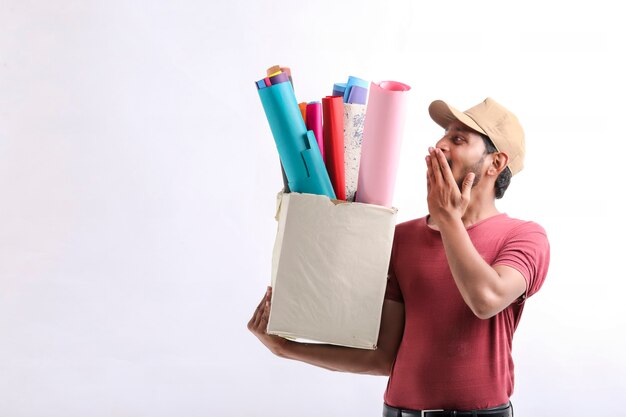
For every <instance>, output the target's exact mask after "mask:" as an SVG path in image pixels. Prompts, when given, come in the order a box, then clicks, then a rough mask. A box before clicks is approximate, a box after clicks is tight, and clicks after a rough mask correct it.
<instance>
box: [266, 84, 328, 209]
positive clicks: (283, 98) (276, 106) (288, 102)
mask: <svg viewBox="0 0 626 417" xmlns="http://www.w3.org/2000/svg"><path fill="white" fill-rule="evenodd" d="M258 92H259V97H260V98H261V104H262V105H263V110H265V116H266V117H267V120H268V122H269V125H270V129H271V131H272V135H273V136H274V141H275V142H276V148H277V149H278V155H279V156H280V160H281V162H282V164H283V168H284V170H285V174H286V175H287V180H288V181H289V188H290V189H291V191H293V192H297V193H308V194H318V195H325V196H328V197H329V198H333V199H334V198H336V195H335V192H334V191H333V186H332V184H331V183H330V178H329V177H328V172H327V171H326V166H325V165H324V161H323V159H322V154H321V153H320V150H319V147H318V145H317V141H316V140H315V135H314V134H313V131H307V129H306V126H305V124H304V120H302V113H300V107H299V106H298V102H297V100H296V96H295V94H294V92H293V87H292V86H291V83H287V82H283V83H279V84H275V85H272V86H270V87H266V88H262V89H259V90H258Z"/></svg>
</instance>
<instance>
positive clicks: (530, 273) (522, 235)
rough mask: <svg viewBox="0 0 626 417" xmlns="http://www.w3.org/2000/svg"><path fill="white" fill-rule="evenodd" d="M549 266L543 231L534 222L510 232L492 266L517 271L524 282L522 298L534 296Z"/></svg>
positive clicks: (547, 247)
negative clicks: (524, 288)
mask: <svg viewBox="0 0 626 417" xmlns="http://www.w3.org/2000/svg"><path fill="white" fill-rule="evenodd" d="M549 264H550V244H549V242H548V237H547V235H546V232H545V230H544V229H543V228H542V227H541V226H540V225H538V224H537V223H534V222H525V223H524V224H522V225H520V226H519V227H516V228H515V229H513V230H511V232H510V234H509V236H508V238H507V241H506V243H505V244H504V246H503V247H502V249H501V250H500V253H499V254H498V256H497V257H496V259H495V261H494V262H493V265H506V266H510V267H511V268H515V269H516V270H518V271H519V272H520V273H521V274H522V275H523V276H524V279H525V280H526V293H525V294H524V298H528V297H530V296H532V295H533V294H535V293H536V292H537V291H539V289H540V288H541V286H542V285H543V282H544V281H545V278H546V275H547V274H548V266H549Z"/></svg>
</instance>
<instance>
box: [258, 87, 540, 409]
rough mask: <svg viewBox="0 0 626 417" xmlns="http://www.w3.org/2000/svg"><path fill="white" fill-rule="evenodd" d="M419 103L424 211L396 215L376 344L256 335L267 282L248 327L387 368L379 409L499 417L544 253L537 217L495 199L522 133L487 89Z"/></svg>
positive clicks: (300, 354) (372, 368) (363, 369)
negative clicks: (433, 139)
mask: <svg viewBox="0 0 626 417" xmlns="http://www.w3.org/2000/svg"><path fill="white" fill-rule="evenodd" d="M429 113H430V116H431V117H432V119H433V120H434V121H435V122H436V123H437V124H439V125H440V126H442V127H443V128H444V129H445V133H444V135H443V137H442V138H441V139H440V140H439V141H438V142H437V144H436V146H435V147H432V148H429V150H428V155H427V156H426V167H427V179H426V180H427V194H428V197H427V201H428V210H429V215H428V216H426V217H423V218H420V219H416V220H412V221H408V222H405V223H402V224H399V225H397V226H396V232H395V236H394V244H393V249H392V255H391V261H390V266H389V279H388V284H387V292H386V295H385V301H384V304H383V312H382V319H381V328H380V335H379V343H378V348H377V349H376V350H373V351H368V350H358V349H351V348H344V347H338V346H330V345H313V344H311V345H310V344H301V343H296V342H291V341H288V340H285V339H282V338H280V337H277V336H270V335H267V334H266V332H265V330H266V328H267V318H268V314H269V308H270V303H269V300H270V298H271V289H268V291H267V293H266V295H265V297H264V298H263V300H262V301H261V304H259V306H258V307H257V310H256V311H255V313H254V315H253V317H252V319H251V320H250V322H249V323H248V328H249V329H250V330H251V331H252V332H253V333H254V334H255V336H257V337H258V338H259V339H260V340H261V342H263V343H264V344H265V345H266V346H267V347H268V348H269V349H270V350H271V351H272V352H273V353H275V354H276V355H278V356H281V357H285V358H290V359H295V360H300V361H304V362H307V363H310V364H313V365H316V366H320V367H324V368H327V369H331V370H336V371H344V372H355V373H368V374H375V375H389V383H388V386H387V390H386V392H385V397H384V400H385V404H384V410H383V415H384V416H385V417H388V416H394V417H395V416H398V417H400V416H429V417H431V416H433V417H434V416H448V415H456V416H490V417H499V416H502V417H508V416H511V415H512V414H513V411H512V406H511V404H510V402H509V398H510V396H511V394H512V392H513V380H514V374H513V361H512V357H511V347H512V339H513V332H514V331H515V329H516V327H517V325H518V323H519V320H520V317H521V314H522V310H523V307H524V303H525V300H526V299H527V298H528V297H530V296H531V295H533V294H534V293H535V292H537V291H538V290H539V288H540V287H541V285H542V284H543V281H544V279H545V276H546V274H547V270H548V264H549V259H550V248H549V244H548V240H547V237H546V234H545V231H544V230H543V228H541V226H539V225H538V224H536V223H533V222H526V221H521V220H517V219H512V218H510V217H508V216H507V215H506V214H503V213H499V212H498V210H497V208H496V206H495V200H496V198H501V197H502V196H503V195H504V192H505V191H506V188H507V187H508V185H509V181H510V179H511V177H512V176H513V175H515V174H517V173H518V172H519V171H520V170H521V169H522V167H523V159H524V153H525V146H524V133H523V130H522V128H521V126H520V124H519V122H518V120H517V118H516V117H515V115H513V113H511V112H510V111H508V110H507V109H506V108H504V107H503V106H501V105H500V104H498V103H497V102H495V101H494V100H493V99H491V98H487V99H486V100H485V101H483V102H482V103H479V104H478V105H476V106H474V107H472V108H471V109H469V110H467V111H465V112H460V111H458V110H456V109H455V108H453V107H451V106H449V105H447V104H446V103H444V102H443V101H439V100H438V101H434V102H433V103H431V105H430V107H429ZM432 410H445V411H432Z"/></svg>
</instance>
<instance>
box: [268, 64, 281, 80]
mask: <svg viewBox="0 0 626 417" xmlns="http://www.w3.org/2000/svg"><path fill="white" fill-rule="evenodd" d="M279 72H281V68H280V65H274V66H272V67H269V68H268V69H267V71H266V72H265V73H266V74H267V76H268V77H271V76H272V75H275V74H277V73H279Z"/></svg>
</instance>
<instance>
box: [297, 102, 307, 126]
mask: <svg viewBox="0 0 626 417" xmlns="http://www.w3.org/2000/svg"><path fill="white" fill-rule="evenodd" d="M306 105H307V103H306V102H303V103H298V107H300V113H302V120H304V124H306Z"/></svg>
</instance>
